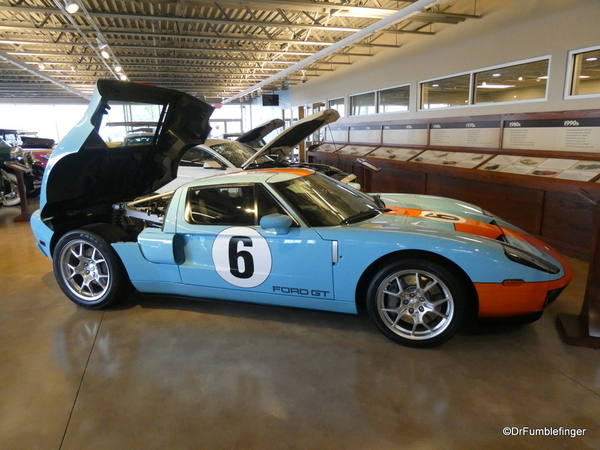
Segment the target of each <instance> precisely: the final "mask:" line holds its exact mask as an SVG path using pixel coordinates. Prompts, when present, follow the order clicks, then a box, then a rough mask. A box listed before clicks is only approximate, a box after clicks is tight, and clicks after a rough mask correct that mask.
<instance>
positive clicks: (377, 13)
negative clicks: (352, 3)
mask: <svg viewBox="0 0 600 450" xmlns="http://www.w3.org/2000/svg"><path fill="white" fill-rule="evenodd" d="M395 12H397V11H396V10H395V9H383V8H377V9H375V8H361V7H358V6H357V7H354V8H352V9H343V7H342V8H340V9H332V10H331V11H330V14H331V15H332V16H337V17H357V18H361V19H385V18H386V17H388V16H391V15H392V14H394V13H395Z"/></svg>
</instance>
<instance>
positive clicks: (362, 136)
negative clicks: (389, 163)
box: [349, 125, 381, 144]
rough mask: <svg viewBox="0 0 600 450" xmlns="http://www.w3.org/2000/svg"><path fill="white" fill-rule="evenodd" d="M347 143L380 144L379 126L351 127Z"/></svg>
mask: <svg viewBox="0 0 600 450" xmlns="http://www.w3.org/2000/svg"><path fill="white" fill-rule="evenodd" d="M349 142H364V143H365V144H380V143H381V126H380V125H364V126H351V127H350V141H349Z"/></svg>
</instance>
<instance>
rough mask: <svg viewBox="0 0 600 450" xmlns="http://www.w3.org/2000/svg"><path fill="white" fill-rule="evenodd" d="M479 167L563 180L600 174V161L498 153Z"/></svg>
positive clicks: (493, 170) (589, 177) (586, 179)
mask: <svg viewBox="0 0 600 450" xmlns="http://www.w3.org/2000/svg"><path fill="white" fill-rule="evenodd" d="M479 169H481V170H487V171H490V172H505V173H516V174H520V175H533V176H539V177H547V178H558V179H562V180H575V181H592V180H595V179H596V178H597V177H598V176H599V175H600V161H587V160H576V159H560V158H534V157H527V156H526V157H522V156H515V155H497V156H495V157H494V158H492V159H491V160H489V161H488V162H487V163H486V164H484V165H482V166H481V167H479Z"/></svg>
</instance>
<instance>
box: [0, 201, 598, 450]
mask: <svg viewBox="0 0 600 450" xmlns="http://www.w3.org/2000/svg"><path fill="white" fill-rule="evenodd" d="M17 213H18V209H17V208H2V209H0V298H1V301H0V361H1V365H0V449H11V450H13V449H23V450H32V449H49V450H59V449H61V450H84V449H124V450H130V449H257V450H258V449H260V450H263V449H306V450H310V449H318V450H323V449H344V450H352V449H361V450H367V449H373V450H387V449H390V450H391V449H394V450H396V449H402V448H410V449H412V450H425V449H461V450H464V449H467V450H468V449H478V450H479V449H487V450H489V449H541V448H543V449H566V448H569V449H598V448H600V350H592V349H587V348H577V347H570V346H567V345H564V344H563V343H562V342H561V341H560V339H559V337H558V335H557V333H556V330H555V327H554V319H555V317H556V313H557V312H570V313H578V312H579V309H580V307H581V301H582V298H583V289H584V285H585V277H586V270H587V266H586V264H585V263H583V262H581V261H577V260H573V259H571V260H570V261H571V262H572V264H573V266H574V269H575V273H576V276H575V281H574V282H573V284H572V285H571V286H569V288H568V289H567V290H566V291H565V292H564V293H563V295H562V297H561V298H559V300H558V301H557V302H556V303H555V304H553V305H552V306H551V307H550V308H549V309H548V311H547V312H546V314H545V315H544V317H543V318H542V319H541V320H539V321H538V322H536V323H535V324H533V325H527V326H522V327H487V328H482V329H480V330H477V331H472V332H469V333H466V332H463V333H460V334H459V335H458V336H456V337H454V338H453V339H452V340H451V341H450V342H448V343H447V344H445V345H444V346H442V347H441V348H437V349H433V350H414V349H408V348H404V347H400V346H398V345H395V344H393V343H391V342H389V341H387V340H386V339H385V338H384V337H383V336H382V335H380V334H379V332H377V331H376V330H375V328H374V326H373V325H371V323H370V321H369V320H368V318H366V317H362V316H358V317H356V316H350V315H336V314H330V313H323V312H315V311H303V310H292V309H283V308H269V307H262V306H253V305H243V304H233V303H219V302H211V301H191V300H182V299H173V298H157V297H142V296H140V295H133V296H132V297H131V298H129V299H128V300H127V301H126V302H125V303H124V304H123V305H122V306H120V307H119V308H117V309H110V310H107V311H87V310H84V309H80V308H77V307H76V306H74V305H73V304H72V303H71V302H70V301H68V300H67V298H66V297H65V296H64V295H63V294H62V293H61V292H60V290H59V288H58V286H57V284H56V282H55V280H54V276H53V274H52V268H51V263H50V261H49V260H48V259H46V258H44V257H43V256H42V254H41V253H40V252H39V251H38V250H37V248H35V246H34V244H33V239H32V236H31V233H30V231H29V226H28V224H27V223H14V222H13V220H12V219H13V217H14V216H15V215H16V214H17ZM504 427H514V428H511V433H515V432H520V431H517V429H519V430H520V429H522V428H523V427H529V429H531V430H533V429H542V431H541V433H545V432H544V429H547V430H550V429H552V428H553V429H555V430H557V432H558V433H561V430H560V427H563V429H572V430H577V429H581V430H583V429H585V431H581V432H580V433H584V434H583V435H582V436H576V437H569V436H560V435H557V436H544V435H541V436H531V435H528V434H527V435H522V436H514V435H513V436H505V435H504V434H503V428H504ZM562 432H564V431H562Z"/></svg>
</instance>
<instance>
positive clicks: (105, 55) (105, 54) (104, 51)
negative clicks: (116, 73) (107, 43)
mask: <svg viewBox="0 0 600 450" xmlns="http://www.w3.org/2000/svg"><path fill="white" fill-rule="evenodd" d="M100 54H101V55H102V57H103V58H104V59H108V58H110V53H108V52H107V51H106V50H102V51H101V52H100Z"/></svg>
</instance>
